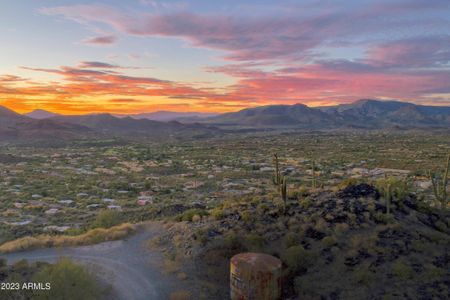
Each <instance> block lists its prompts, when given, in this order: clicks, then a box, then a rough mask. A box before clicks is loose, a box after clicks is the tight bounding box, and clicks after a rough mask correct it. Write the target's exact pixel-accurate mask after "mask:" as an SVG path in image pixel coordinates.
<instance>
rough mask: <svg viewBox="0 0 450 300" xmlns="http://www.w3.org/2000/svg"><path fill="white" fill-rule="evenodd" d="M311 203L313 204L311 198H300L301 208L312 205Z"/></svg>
mask: <svg viewBox="0 0 450 300" xmlns="http://www.w3.org/2000/svg"><path fill="white" fill-rule="evenodd" d="M311 205H312V201H311V199H303V200H300V208H301V209H307V208H309V207H311Z"/></svg>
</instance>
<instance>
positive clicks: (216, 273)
mask: <svg viewBox="0 0 450 300" xmlns="http://www.w3.org/2000/svg"><path fill="white" fill-rule="evenodd" d="M397 196H399V195H397ZM397 196H396V198H394V200H393V203H392V206H391V214H386V207H385V204H384V199H382V197H380V193H379V192H378V190H377V189H375V188H374V187H373V186H371V185H367V184H359V185H350V186H348V187H346V188H345V189H343V190H341V191H338V192H332V191H316V192H312V193H307V192H306V193H304V194H296V195H291V197H290V199H289V201H288V206H287V209H286V212H283V211H284V208H283V205H282V203H281V202H280V200H279V199H278V198H277V196H276V195H275V194H274V195H269V196H267V197H262V198H259V197H250V198H245V199H242V198H241V199H239V200H235V201H227V202H225V203H224V204H223V205H222V206H221V207H218V208H215V209H213V210H210V211H203V210H199V209H197V210H189V211H186V212H184V213H183V214H181V215H179V216H178V218H177V219H178V220H188V221H183V222H178V223H174V224H173V225H171V226H169V227H170V228H169V230H168V233H167V234H165V235H163V236H161V237H160V238H158V239H157V240H153V241H152V244H153V245H158V246H159V247H161V248H162V249H164V251H165V253H166V257H167V259H168V261H169V262H170V261H177V262H179V263H184V265H185V269H186V270H189V272H190V276H192V274H194V275H193V276H194V279H195V282H198V283H201V284H202V286H203V290H204V292H205V293H209V295H210V296H209V297H210V299H225V298H226V297H227V296H228V294H227V293H228V276H229V274H228V272H229V266H228V264H229V259H230V258H231V257H232V256H233V255H234V254H237V253H240V252H244V251H252V252H265V253H269V254H272V255H274V256H277V257H279V258H281V259H282V261H283V263H284V268H285V269H284V270H285V272H284V274H285V278H284V281H283V292H284V298H285V299H445V298H446V297H448V295H449V294H450V273H449V272H448V270H449V269H450V253H449V251H448V249H450V213H449V210H448V209H447V210H446V211H443V210H435V209H432V208H430V206H429V205H428V204H425V203H423V202H422V201H420V200H418V199H416V198H415V196H414V195H413V194H409V195H404V196H403V197H401V198H400V197H397Z"/></svg>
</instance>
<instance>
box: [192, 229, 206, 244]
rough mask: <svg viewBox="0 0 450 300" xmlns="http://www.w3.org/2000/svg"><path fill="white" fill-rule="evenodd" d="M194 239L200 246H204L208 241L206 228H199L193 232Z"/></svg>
mask: <svg viewBox="0 0 450 300" xmlns="http://www.w3.org/2000/svg"><path fill="white" fill-rule="evenodd" d="M194 238H195V239H196V240H197V241H198V242H199V243H200V244H201V245H205V244H206V242H207V241H208V230H207V229H206V228H199V229H197V230H196V231H195V232H194Z"/></svg>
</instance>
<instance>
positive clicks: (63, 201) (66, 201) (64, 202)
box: [58, 199, 73, 205]
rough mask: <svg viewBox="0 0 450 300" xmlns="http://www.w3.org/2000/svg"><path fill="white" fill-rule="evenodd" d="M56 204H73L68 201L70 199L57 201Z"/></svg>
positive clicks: (71, 201)
mask: <svg viewBox="0 0 450 300" xmlns="http://www.w3.org/2000/svg"><path fill="white" fill-rule="evenodd" d="M58 202H59V203H61V204H67V205H69V204H72V203H73V200H70V199H63V200H59V201H58Z"/></svg>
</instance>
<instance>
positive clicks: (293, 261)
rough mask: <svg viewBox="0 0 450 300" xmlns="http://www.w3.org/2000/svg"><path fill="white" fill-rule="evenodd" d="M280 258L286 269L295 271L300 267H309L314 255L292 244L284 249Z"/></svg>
mask: <svg viewBox="0 0 450 300" xmlns="http://www.w3.org/2000/svg"><path fill="white" fill-rule="evenodd" d="M281 258H282V260H283V262H284V263H285V264H286V265H287V267H288V269H289V270H290V271H291V272H293V273H296V272H298V271H300V270H301V269H307V268H308V267H310V266H311V265H312V263H313V259H314V255H312V254H311V253H310V252H309V251H306V250H305V249H303V247H302V246H292V247H289V248H288V249H286V250H285V251H284V253H283V255H282V257H281Z"/></svg>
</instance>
